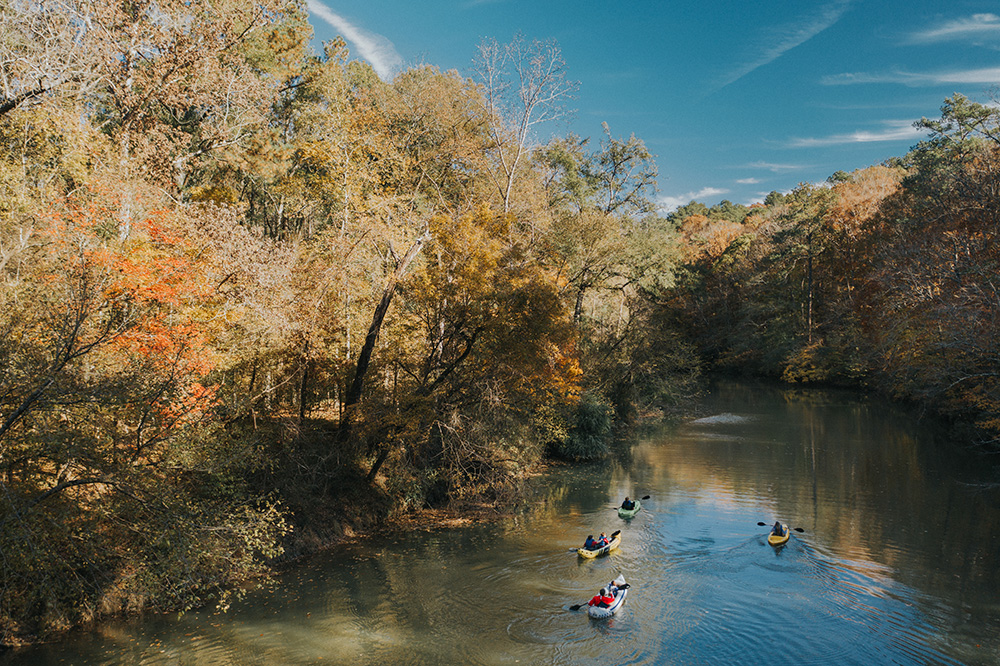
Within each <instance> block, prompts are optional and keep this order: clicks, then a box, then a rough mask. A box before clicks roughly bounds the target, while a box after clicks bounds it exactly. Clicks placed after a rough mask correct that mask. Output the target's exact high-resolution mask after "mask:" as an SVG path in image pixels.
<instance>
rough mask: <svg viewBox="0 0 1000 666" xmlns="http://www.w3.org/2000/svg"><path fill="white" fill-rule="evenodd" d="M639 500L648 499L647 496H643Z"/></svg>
mask: <svg viewBox="0 0 1000 666" xmlns="http://www.w3.org/2000/svg"><path fill="white" fill-rule="evenodd" d="M640 499H649V495H643V496H642V497H641V498H640Z"/></svg>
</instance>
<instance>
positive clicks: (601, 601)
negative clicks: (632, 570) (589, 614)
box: [587, 587, 615, 608]
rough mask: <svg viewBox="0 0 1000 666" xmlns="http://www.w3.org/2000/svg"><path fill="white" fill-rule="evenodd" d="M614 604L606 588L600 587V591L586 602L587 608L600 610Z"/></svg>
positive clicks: (613, 599)
mask: <svg viewBox="0 0 1000 666" xmlns="http://www.w3.org/2000/svg"><path fill="white" fill-rule="evenodd" d="M614 602H615V598H614V597H613V596H611V593H610V592H608V588H606V587H602V588H601V591H600V592H598V593H597V594H595V595H594V597H593V598H592V599H591V600H590V601H588V602H587V605H588V606H599V607H601V608H607V607H608V606H610V605H611V604H613V603H614Z"/></svg>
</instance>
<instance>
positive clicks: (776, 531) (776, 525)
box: [771, 520, 785, 537]
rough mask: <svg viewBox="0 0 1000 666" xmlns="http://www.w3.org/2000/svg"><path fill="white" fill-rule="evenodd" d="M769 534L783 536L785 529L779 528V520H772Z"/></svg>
mask: <svg viewBox="0 0 1000 666" xmlns="http://www.w3.org/2000/svg"><path fill="white" fill-rule="evenodd" d="M771 534H773V535H774V536H777V537H783V536H785V530H783V529H782V528H781V523H780V522H779V521H777V520H776V521H774V525H773V526H772V527H771Z"/></svg>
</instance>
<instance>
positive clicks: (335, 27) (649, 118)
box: [308, 0, 1000, 210]
mask: <svg viewBox="0 0 1000 666" xmlns="http://www.w3.org/2000/svg"><path fill="white" fill-rule="evenodd" d="M308 6H309V9H310V13H311V23H312V25H313V27H314V28H315V31H316V38H317V40H320V41H325V40H329V39H332V38H333V37H334V36H335V35H338V34H339V35H342V36H343V37H344V38H345V39H346V40H347V42H348V46H349V48H350V49H351V54H352V57H355V58H360V59H365V60H367V61H369V62H371V63H372V65H373V66H374V67H375V69H376V71H378V72H379V74H380V75H381V76H382V77H383V78H391V77H392V75H393V73H394V72H398V71H400V69H402V68H405V67H408V66H412V65H419V64H430V65H436V66H437V67H439V68H441V69H442V70H451V69H455V70H458V71H459V72H461V73H462V74H464V75H471V73H472V72H471V65H472V60H473V57H474V56H475V54H476V48H477V46H478V45H479V43H480V42H481V41H482V40H483V38H487V37H490V38H495V39H496V40H498V41H499V42H508V41H510V40H511V39H512V37H513V36H514V35H515V34H516V33H518V32H520V33H521V34H523V35H524V37H525V38H527V39H529V40H532V39H540V40H547V39H555V40H556V41H557V42H558V44H559V46H560V47H561V49H562V54H563V58H564V59H565V61H566V64H567V67H568V73H569V77H570V78H571V79H573V80H576V81H578V82H579V91H578V93H577V95H576V98H575V99H573V100H571V101H570V103H569V104H570V108H571V109H575V113H573V114H572V115H571V116H570V117H569V118H568V120H566V121H563V122H561V124H557V123H553V124H550V125H548V126H541V127H540V128H539V131H538V135H537V136H536V137H535V138H536V140H537V141H540V142H544V141H546V140H547V139H548V138H550V137H551V136H552V135H565V134H566V133H568V132H570V131H572V132H575V133H576V134H578V135H580V136H585V137H591V140H592V145H594V146H595V147H596V144H597V142H598V141H599V140H600V138H601V136H602V132H603V131H602V129H601V123H602V122H607V123H608V125H609V127H610V129H611V133H612V134H613V135H614V136H616V137H620V138H627V137H628V136H629V135H630V134H635V135H636V136H637V137H638V138H640V139H642V140H643V141H644V142H645V143H646V146H647V147H648V148H649V150H650V151H651V152H652V153H654V154H655V155H656V156H657V158H656V160H657V164H658V166H659V170H660V180H659V188H660V194H659V196H660V203H661V205H662V206H663V208H664V209H665V210H669V209H670V208H672V207H675V206H677V205H681V204H684V203H687V202H689V201H691V200H697V201H700V202H702V203H705V204H708V205H713V204H716V203H718V202H719V201H721V200H723V199H728V200H730V201H733V202H736V203H743V204H749V203H752V202H754V201H759V200H761V199H763V197H764V196H766V195H767V193H769V192H771V191H779V192H787V191H789V190H791V189H792V188H794V187H795V186H796V185H797V184H798V183H800V182H814V183H816V182H822V181H824V180H826V178H827V177H828V176H829V175H831V174H832V173H833V172H835V171H837V170H844V171H852V170H854V169H859V168H864V167H867V166H870V165H872V164H878V163H879V162H881V161H883V160H884V159H886V158H889V157H893V156H902V155H904V154H905V153H906V152H907V151H908V150H909V148H910V147H912V146H913V145H915V144H916V143H917V142H918V141H919V140H920V139H921V138H923V136H922V135H921V134H919V133H918V132H917V131H916V130H915V129H913V127H912V123H913V121H915V120H918V119H920V118H921V117H922V116H926V117H928V118H938V117H940V108H941V104H942V102H943V101H944V99H945V98H946V97H948V96H950V95H952V94H954V93H956V92H958V93H962V94H963V95H965V96H967V97H969V98H971V99H973V100H974V101H978V102H982V103H992V102H991V91H992V92H993V93H997V86H998V84H1000V0H989V1H985V0H948V1H947V2H942V1H941V0H907V1H902V0H826V1H824V0H817V1H811V0H726V1H717V2H712V1H711V0H634V1H633V2H624V3H621V2H619V3H612V2H596V1H594V0H454V1H446V0H424V1H421V0H324V1H323V2H320V1H319V0H308Z"/></svg>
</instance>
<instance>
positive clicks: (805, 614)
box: [0, 382, 1000, 666]
mask: <svg viewBox="0 0 1000 666" xmlns="http://www.w3.org/2000/svg"><path fill="white" fill-rule="evenodd" d="M943 437H944V436H943V435H942V433H941V431H937V430H935V429H934V428H933V427H931V424H928V423H927V422H923V421H920V420H918V419H915V418H913V415H912V414H909V413H907V412H906V411H904V410H900V409H897V408H894V407H892V406H890V405H887V404H885V403H881V402H876V401H874V400H869V399H867V398H864V397H862V396H858V395H857V394H853V393H850V392H837V391H809V390H791V391H790V390H786V389H780V388H773V387H768V386H760V385H749V384H743V383H736V382H732V383H726V384H721V385H719V386H718V387H717V389H716V390H715V391H714V392H713V393H712V394H711V395H710V396H707V397H706V399H705V401H704V403H703V405H702V413H701V414H700V415H699V418H696V419H691V420H690V421H688V422H685V423H680V424H675V425H671V426H665V427H663V428H661V429H659V430H657V431H655V432H654V433H651V434H648V435H646V436H645V437H644V438H643V439H642V441H640V442H639V443H637V444H636V445H635V446H634V447H633V448H632V449H631V450H630V452H629V453H630V455H628V456H623V457H622V458H620V459H616V460H613V461H609V462H607V463H604V464H598V465H591V466H584V467H565V468H558V469H556V470H554V471H553V472H551V473H550V474H548V475H547V476H546V477H544V478H542V479H540V480H539V483H538V486H537V488H536V494H535V497H534V498H533V502H531V504H530V506H531V508H530V510H529V511H527V512H526V513H524V514H521V515H518V516H514V517H512V518H511V519H510V520H508V521H506V522H504V523H501V524H492V525H479V526H473V527H469V528H463V529H445V530H438V531H432V532H419V533H413V534H399V535H392V536H386V537H380V538H375V539H371V540H368V541H365V542H362V543H356V544H350V545H348V546H346V547H345V548H343V549H341V550H339V551H336V552H330V553H326V554H324V555H322V556H319V557H316V558H313V559H312V560H310V561H309V562H308V563H306V564H304V565H303V566H301V567H298V568H297V569H295V570H293V571H289V572H288V573H287V574H285V575H284V576H283V577H282V578H281V579H280V580H279V581H278V584H277V585H275V586H273V587H272V588H271V589H270V590H266V591H260V592H255V593H253V594H251V595H249V596H248V598H247V599H245V600H244V601H241V602H239V603H237V604H234V606H233V607H232V609H231V610H230V611H229V612H228V613H225V614H221V613H216V612H214V611H213V610H211V609H206V610H202V611H198V612H194V613H188V614H185V615H183V616H180V617H178V616H169V617H157V618H145V619H141V620H135V621H129V622H119V623H109V624H107V625H104V626H102V627H100V628H99V629H98V630H97V631H95V632H92V633H79V634H74V635H73V636H71V637H69V638H67V639H66V640H65V641H63V642H60V643H57V644H53V645H48V646H38V647H35V648H30V649H26V650H21V651H17V652H12V653H9V654H7V655H3V656H0V666H13V665H15V664H17V665H18V666H20V665H23V664H32V665H37V666H47V665H49V664H66V663H70V664H79V665H87V664H101V665H107V666H113V665H115V666H116V665H129V666H132V665H141V666H147V665H159V664H164V665H166V664H171V665H173V664H185V665H186V664H191V665H198V666H200V665H206V666H235V665H239V666H244V665H248V664H249V665H254V664H262V665H263V664H267V665H268V666H274V665H278V666H280V665H284V664H352V665H367V664H372V665H374V664H404V665H405V664H412V665H418V664H490V665H492V664H518V663H520V664H533V663H545V664H556V665H561V664H592V663H603V662H607V663H615V664H692V663H698V664H733V663H741V662H742V663H762V662H764V661H767V662H769V663H778V664H782V663H786V664H791V663H795V664H803V663H808V664H838V665H839V664H866V665H867V664H873V663H874V664H883V663H886V664H887V663H892V664H965V665H969V666H979V665H985V664H997V663H998V660H1000V658H998V655H1000V636H998V632H997V631H996V627H997V626H998V625H1000V601H998V600H1000V561H998V558H1000V490H998V486H997V484H996V480H997V479H996V472H995V465H996V462H995V461H994V460H986V459H984V458H983V457H981V456H978V455H976V454H974V453H972V452H969V451H966V450H964V449H962V448H960V447H958V446H955V445H954V443H952V442H948V441H947V440H946V438H944V439H943ZM987 463H988V464H987ZM647 494H648V495H650V496H651V497H650V499H649V500H643V502H642V509H641V511H640V512H639V513H638V514H637V515H636V516H635V517H634V518H631V519H629V520H623V519H620V518H618V516H617V511H616V507H617V506H618V504H619V503H620V501H621V499H622V498H623V497H624V496H625V495H631V496H633V497H635V496H643V495H647ZM776 519H780V520H782V521H784V522H787V523H789V524H790V525H791V526H793V527H800V528H802V529H803V530H804V531H803V532H802V533H799V532H795V533H793V535H792V538H791V539H790V540H789V542H788V543H787V544H785V545H783V546H780V547H773V546H770V545H769V544H768V543H767V541H766V534H767V528H766V527H759V526H758V525H757V522H758V521H762V522H765V523H767V524H770V523H771V522H773V521H774V520H776ZM618 529H620V530H621V531H622V544H621V547H620V548H619V549H617V550H615V551H612V552H611V553H610V554H608V555H607V556H603V557H598V558H596V559H583V558H580V557H578V556H577V555H576V553H575V552H571V551H570V549H571V548H575V547H578V546H580V545H582V542H583V539H584V537H585V536H586V535H587V534H595V535H596V534H598V533H600V532H601V531H605V532H607V533H608V534H610V533H611V532H612V531H614V530H618ZM619 573H623V574H624V575H625V577H626V578H627V580H628V581H629V583H630V584H631V585H632V588H631V589H630V592H629V597H628V601H627V603H626V604H625V606H624V607H623V609H622V610H621V611H620V612H619V613H618V614H617V615H615V616H614V617H613V618H610V619H608V620H601V621H598V620H592V619H590V618H589V617H588V616H587V614H586V612H585V611H571V610H569V608H570V606H571V605H574V604H581V603H586V601H587V600H588V599H589V598H590V597H591V596H592V595H593V594H594V592H595V591H596V590H597V589H598V588H599V587H601V586H602V585H604V584H605V583H607V582H608V581H610V580H611V579H612V578H614V577H615V576H617V575H618V574H619Z"/></svg>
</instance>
